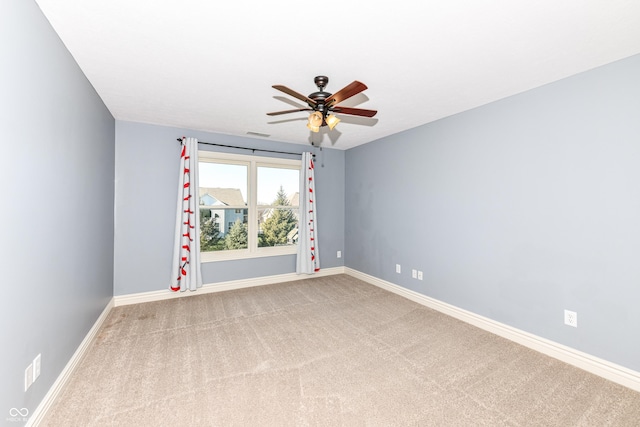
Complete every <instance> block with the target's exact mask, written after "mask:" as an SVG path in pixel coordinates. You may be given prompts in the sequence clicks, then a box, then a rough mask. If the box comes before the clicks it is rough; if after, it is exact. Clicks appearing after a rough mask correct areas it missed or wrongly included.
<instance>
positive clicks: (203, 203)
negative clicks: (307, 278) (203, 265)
mask: <svg viewBox="0 0 640 427" xmlns="http://www.w3.org/2000/svg"><path fill="white" fill-rule="evenodd" d="M199 156H200V163H199V167H200V175H199V180H200V189H199V190H200V191H199V197H200V200H199V202H200V249H201V251H202V256H201V260H202V261H203V262H206V261H216V260H225V259H239V258H252V257H258V256H273V255H284V254H293V253H295V252H296V245H297V243H298V207H299V202H298V200H299V191H300V190H299V186H300V160H287V159H276V158H270V157H255V156H242V155H237V154H223V153H214V152H210V151H200V152H199Z"/></svg>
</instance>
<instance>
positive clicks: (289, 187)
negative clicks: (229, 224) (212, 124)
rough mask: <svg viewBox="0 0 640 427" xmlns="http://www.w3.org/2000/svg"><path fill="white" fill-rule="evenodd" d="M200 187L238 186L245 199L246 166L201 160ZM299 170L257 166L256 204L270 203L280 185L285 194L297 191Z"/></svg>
mask: <svg viewBox="0 0 640 427" xmlns="http://www.w3.org/2000/svg"><path fill="white" fill-rule="evenodd" d="M199 167H200V187H209V188H239V189H240V191H241V192H242V197H243V198H244V200H245V202H246V201H247V167H246V166H241V165H228V164H220V163H208V162H201V163H200V165H199ZM299 174H300V172H299V171H298V170H296V169H280V168H268V167H258V204H271V202H273V201H274V200H275V198H276V195H277V193H278V190H279V189H280V186H282V187H283V188H284V191H285V193H287V196H292V195H293V194H295V193H297V192H298V187H299V185H300V182H299Z"/></svg>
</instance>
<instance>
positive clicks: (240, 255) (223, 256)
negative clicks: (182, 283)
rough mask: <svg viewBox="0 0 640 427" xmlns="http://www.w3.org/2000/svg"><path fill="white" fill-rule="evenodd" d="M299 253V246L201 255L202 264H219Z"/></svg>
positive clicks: (204, 253) (203, 253)
mask: <svg viewBox="0 0 640 427" xmlns="http://www.w3.org/2000/svg"><path fill="white" fill-rule="evenodd" d="M297 252H298V246H297V245H295V246H283V247H280V248H258V249H257V250H256V251H254V252H250V251H249V250H248V249H237V250H233V251H216V252H202V253H201V254H200V262H201V263H208V262H217V261H233V260H239V259H252V258H264V257H272V256H282V255H295V254H296V253H297Z"/></svg>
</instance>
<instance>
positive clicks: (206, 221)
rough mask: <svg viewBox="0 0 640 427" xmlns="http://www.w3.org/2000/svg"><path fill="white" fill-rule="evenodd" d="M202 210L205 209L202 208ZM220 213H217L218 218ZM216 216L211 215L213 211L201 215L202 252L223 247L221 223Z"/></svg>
mask: <svg viewBox="0 0 640 427" xmlns="http://www.w3.org/2000/svg"><path fill="white" fill-rule="evenodd" d="M200 211H201V212H202V211H203V209H201V210H200ZM217 216H218V215H216V218H217ZM216 218H212V217H211V211H210V210H209V215H205V216H203V215H200V250H201V251H202V252H208V251H217V250H220V249H223V247H222V243H224V242H223V240H222V238H221V237H220V230H219V225H218V223H217V222H216Z"/></svg>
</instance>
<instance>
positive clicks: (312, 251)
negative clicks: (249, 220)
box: [296, 152, 320, 274]
mask: <svg viewBox="0 0 640 427" xmlns="http://www.w3.org/2000/svg"><path fill="white" fill-rule="evenodd" d="M314 180H315V177H314V164H313V155H312V154H311V153H309V152H304V153H302V170H301V171H300V193H301V196H300V220H299V224H298V228H299V233H298V236H299V238H298V257H297V259H296V273H298V274H313V273H315V272H316V271H318V270H320V259H319V257H318V239H317V236H318V224H317V222H316V209H317V207H318V203H317V201H316V198H315V182H314Z"/></svg>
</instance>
